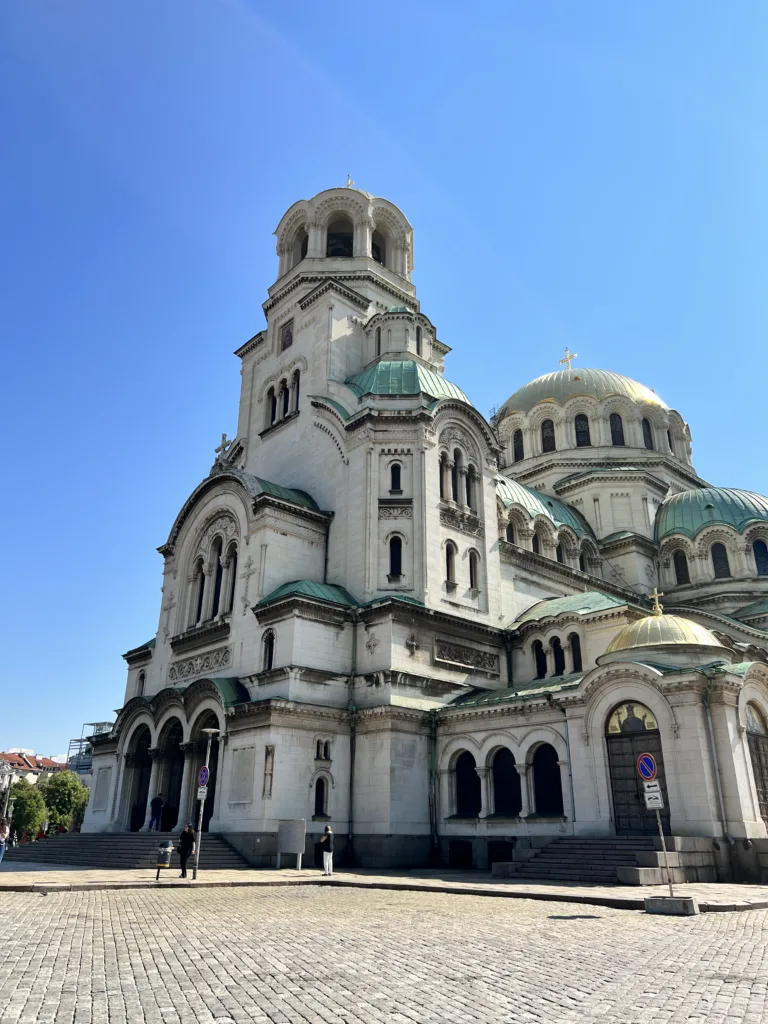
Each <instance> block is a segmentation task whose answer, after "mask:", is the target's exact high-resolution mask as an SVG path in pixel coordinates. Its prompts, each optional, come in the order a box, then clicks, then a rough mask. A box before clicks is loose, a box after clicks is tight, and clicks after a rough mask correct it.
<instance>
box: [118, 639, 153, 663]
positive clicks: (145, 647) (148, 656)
mask: <svg viewBox="0 0 768 1024" xmlns="http://www.w3.org/2000/svg"><path fill="white" fill-rule="evenodd" d="M154 649H155V646H154V642H153V641H152V640H150V641H148V643H146V644H142V645H141V647H134V648H133V650H131V651H126V652H125V654H124V655H123V658H124V659H125V660H126V661H127V662H128V664H129V665H130V666H131V667H133V666H134V665H141V664H142V663H143V662H146V661H151V660H152V654H153V652H154Z"/></svg>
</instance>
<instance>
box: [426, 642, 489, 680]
mask: <svg viewBox="0 0 768 1024" xmlns="http://www.w3.org/2000/svg"><path fill="white" fill-rule="evenodd" d="M435 663H436V664H443V665H452V666H460V667H461V668H470V669H474V670H477V671H479V672H486V673H488V674H489V675H494V676H498V675H499V655H498V654H494V653H493V652H492V651H483V650H480V649H478V648H477V647H464V646H463V645H462V644H456V643H453V642H452V641H449V640H440V639H436V640H435Z"/></svg>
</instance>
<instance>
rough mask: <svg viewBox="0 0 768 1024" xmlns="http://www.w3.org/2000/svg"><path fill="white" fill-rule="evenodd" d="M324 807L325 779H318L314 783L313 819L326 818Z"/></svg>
mask: <svg viewBox="0 0 768 1024" xmlns="http://www.w3.org/2000/svg"><path fill="white" fill-rule="evenodd" d="M325 807H326V800H325V779H324V778H322V777H321V778H319V779H318V780H317V782H315V817H316V818H324V817H325V816H326V814H325Z"/></svg>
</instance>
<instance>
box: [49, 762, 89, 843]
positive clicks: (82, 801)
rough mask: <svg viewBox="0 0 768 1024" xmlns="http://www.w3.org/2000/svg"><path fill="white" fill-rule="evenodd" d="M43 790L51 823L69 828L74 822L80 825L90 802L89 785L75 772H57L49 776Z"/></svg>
mask: <svg viewBox="0 0 768 1024" xmlns="http://www.w3.org/2000/svg"><path fill="white" fill-rule="evenodd" d="M41 792H42V795H43V798H44V801H45V806H46V807H47V808H48V821H49V822H50V824H51V825H53V826H54V827H57V826H59V825H63V826H64V827H65V828H67V829H69V828H70V827H71V825H72V823H73V822H74V823H75V824H76V825H78V824H79V823H80V822H81V821H82V818H83V814H85V808H86V806H87V804H88V787H87V786H84V785H83V783H82V782H81V781H80V779H79V778H78V776H77V775H75V773H74V772H56V773H55V774H54V775H51V776H49V777H48V778H47V779H46V780H45V783H44V785H43V786H42V787H41Z"/></svg>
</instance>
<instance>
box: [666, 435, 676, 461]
mask: <svg viewBox="0 0 768 1024" xmlns="http://www.w3.org/2000/svg"><path fill="white" fill-rule="evenodd" d="M667 444H668V445H669V450H670V451H671V452H672V454H673V455H674V454H675V446H674V445H673V444H672V431H671V430H668V431H667Z"/></svg>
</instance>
